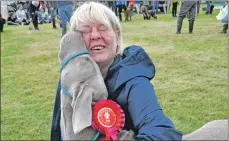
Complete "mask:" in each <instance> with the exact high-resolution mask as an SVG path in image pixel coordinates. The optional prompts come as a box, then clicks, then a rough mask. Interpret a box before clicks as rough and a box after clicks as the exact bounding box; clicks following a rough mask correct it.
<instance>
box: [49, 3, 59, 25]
mask: <svg viewBox="0 0 229 141" xmlns="http://www.w3.org/2000/svg"><path fill="white" fill-rule="evenodd" d="M47 5H48V6H47V7H48V9H49V13H50V15H51V19H52V28H53V29H56V20H55V19H56V14H57V13H56V2H55V1H47Z"/></svg>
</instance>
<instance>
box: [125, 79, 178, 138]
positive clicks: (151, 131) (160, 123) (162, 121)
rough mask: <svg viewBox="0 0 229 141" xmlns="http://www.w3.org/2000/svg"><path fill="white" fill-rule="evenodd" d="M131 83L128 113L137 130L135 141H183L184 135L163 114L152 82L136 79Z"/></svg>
mask: <svg viewBox="0 0 229 141" xmlns="http://www.w3.org/2000/svg"><path fill="white" fill-rule="evenodd" d="M131 81H132V85H131V88H130V89H129V96H128V111H129V113H130V116H131V118H132V121H133V124H134V127H135V129H136V130H137V135H136V137H135V138H134V141H149V140H181V139H182V133H181V132H179V131H177V130H176V129H175V127H174V125H173V123H172V121H171V120H170V119H169V118H168V117H166V115H165V114H164V113H163V110H162V109H161V107H160V105H159V103H158V101H157V98H156V95H155V92H154V88H153V85H152V84H151V83H150V81H149V80H148V79H147V78H145V77H136V78H134V79H132V80H131Z"/></svg>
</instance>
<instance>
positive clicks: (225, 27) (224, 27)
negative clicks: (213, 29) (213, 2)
mask: <svg viewBox="0 0 229 141" xmlns="http://www.w3.org/2000/svg"><path fill="white" fill-rule="evenodd" d="M226 5H228V0H226V2H225V5H224V6H223V8H224V7H225V6H226ZM227 30H228V21H227V22H226V23H225V24H223V30H222V31H221V32H220V33H221V34H227Z"/></svg>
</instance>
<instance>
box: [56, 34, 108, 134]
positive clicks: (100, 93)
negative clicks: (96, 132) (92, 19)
mask: <svg viewBox="0 0 229 141" xmlns="http://www.w3.org/2000/svg"><path fill="white" fill-rule="evenodd" d="M84 51H87V50H86V47H85V43H84V41H83V40H82V39H81V33H79V32H75V31H72V32H69V33H67V34H66V35H64V36H63V38H62V40H61V45H60V52H59V60H60V63H61V65H63V64H65V61H66V60H69V58H71V57H72V56H74V55H75V54H77V53H79V52H84ZM61 85H62V86H63V87H64V88H65V89H66V90H67V91H68V92H69V93H70V94H71V95H72V103H71V106H72V108H73V113H72V126H73V131H74V133H75V134H77V133H79V132H80V131H82V130H83V129H85V128H87V127H88V126H91V124H92V107H91V105H92V101H95V102H96V101H99V100H101V99H106V98H107V96H108V93H107V89H106V86H105V83H104V80H103V77H102V75H101V73H100V70H99V67H98V66H97V64H96V63H95V62H94V60H93V59H92V58H91V57H90V55H89V54H84V55H79V56H77V57H75V58H72V59H71V60H70V61H69V62H68V63H67V64H66V65H65V67H64V68H63V70H62V72H61Z"/></svg>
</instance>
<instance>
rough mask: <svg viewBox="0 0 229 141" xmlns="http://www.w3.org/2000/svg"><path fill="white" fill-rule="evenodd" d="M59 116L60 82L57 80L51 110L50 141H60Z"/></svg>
mask: <svg viewBox="0 0 229 141" xmlns="http://www.w3.org/2000/svg"><path fill="white" fill-rule="evenodd" d="M60 114H61V105H60V80H59V83H58V87H57V92H56V98H55V105H54V110H53V119H52V127H51V140H61V130H60Z"/></svg>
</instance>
